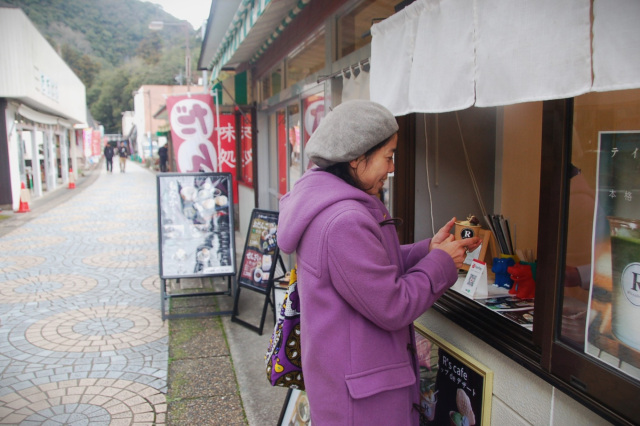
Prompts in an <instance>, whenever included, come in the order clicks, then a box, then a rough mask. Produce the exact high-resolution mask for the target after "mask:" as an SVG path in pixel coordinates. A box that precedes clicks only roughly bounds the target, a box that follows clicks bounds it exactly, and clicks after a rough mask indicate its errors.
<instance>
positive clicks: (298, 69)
mask: <svg viewBox="0 0 640 426" xmlns="http://www.w3.org/2000/svg"><path fill="white" fill-rule="evenodd" d="M324 34H325V32H324V28H321V29H320V30H318V31H316V32H315V33H314V34H312V35H311V36H309V37H308V38H307V40H305V41H304V42H303V43H301V44H300V45H299V46H297V47H296V48H295V49H293V51H292V52H291V53H289V55H288V56H287V87H291V86H293V85H294V84H295V83H297V82H299V81H301V80H304V79H305V78H306V77H308V76H310V75H311V74H313V73H314V72H316V71H319V70H321V69H322V68H324V63H325V48H324V46H325V37H324Z"/></svg>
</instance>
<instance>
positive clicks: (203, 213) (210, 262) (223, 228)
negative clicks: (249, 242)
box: [157, 173, 236, 279]
mask: <svg viewBox="0 0 640 426" xmlns="http://www.w3.org/2000/svg"><path fill="white" fill-rule="evenodd" d="M231 184H232V179H231V174H230V173H162V174H159V175H158V176H157V190H158V245H159V252H160V277H161V278H163V279H172V278H187V277H206V276H218V275H235V271H236V269H235V241H234V238H233V235H234V223H233V199H232V192H231V188H232V186H231Z"/></svg>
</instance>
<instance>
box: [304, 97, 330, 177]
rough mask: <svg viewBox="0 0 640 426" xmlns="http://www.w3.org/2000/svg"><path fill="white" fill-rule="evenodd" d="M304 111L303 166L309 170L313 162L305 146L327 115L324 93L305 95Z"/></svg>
mask: <svg viewBox="0 0 640 426" xmlns="http://www.w3.org/2000/svg"><path fill="white" fill-rule="evenodd" d="M302 113H303V117H304V119H303V128H304V132H303V134H304V136H303V147H302V151H303V153H302V155H303V158H304V159H303V160H301V161H302V165H301V166H302V168H303V170H302V171H303V172H304V170H308V169H310V168H312V167H313V163H312V162H311V160H309V157H308V156H307V155H306V153H305V152H304V147H305V146H307V142H309V138H311V135H312V134H313V132H315V131H316V129H317V128H318V126H319V125H320V122H321V121H322V119H323V118H324V116H325V110H324V93H323V92H320V93H314V94H312V95H308V96H305V97H304V98H302Z"/></svg>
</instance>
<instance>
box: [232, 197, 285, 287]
mask: <svg viewBox="0 0 640 426" xmlns="http://www.w3.org/2000/svg"><path fill="white" fill-rule="evenodd" d="M277 230H278V212H277V211H269V210H260V209H254V210H253V213H252V214H251V222H250V223H249V231H248V232H247V241H246V243H245V247H244V251H243V253H242V261H241V263H240V274H239V277H238V284H239V285H242V286H245V287H249V288H251V289H253V290H256V291H258V292H261V293H267V292H268V291H270V289H269V288H268V287H269V286H268V284H269V280H270V278H273V274H274V272H275V269H276V264H277V261H278V252H279V250H278V241H277Z"/></svg>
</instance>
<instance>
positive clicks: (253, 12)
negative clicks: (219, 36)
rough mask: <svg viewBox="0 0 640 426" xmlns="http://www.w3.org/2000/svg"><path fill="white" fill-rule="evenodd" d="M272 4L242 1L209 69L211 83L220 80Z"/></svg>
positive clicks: (266, 0)
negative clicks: (230, 60)
mask: <svg viewBox="0 0 640 426" xmlns="http://www.w3.org/2000/svg"><path fill="white" fill-rule="evenodd" d="M270 2H271V0H243V1H242V4H241V5H240V7H239V8H238V11H237V12H236V16H234V18H233V20H232V21H231V24H230V25H229V29H228V30H227V34H226V35H225V37H224V40H222V43H220V47H219V48H218V51H217V52H216V54H215V56H214V57H213V60H212V61H211V63H210V64H209V69H211V81H214V80H215V79H216V78H218V74H220V71H221V70H222V67H223V66H224V65H225V64H226V63H227V62H229V59H231V57H232V56H233V54H234V53H235V52H236V50H238V47H240V44H242V42H243V40H244V39H245V38H246V37H247V35H248V34H249V31H250V30H251V28H253V26H254V25H255V23H256V22H257V21H258V18H260V16H262V13H263V12H264V10H265V9H266V8H267V6H268V5H269V3H270Z"/></svg>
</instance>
